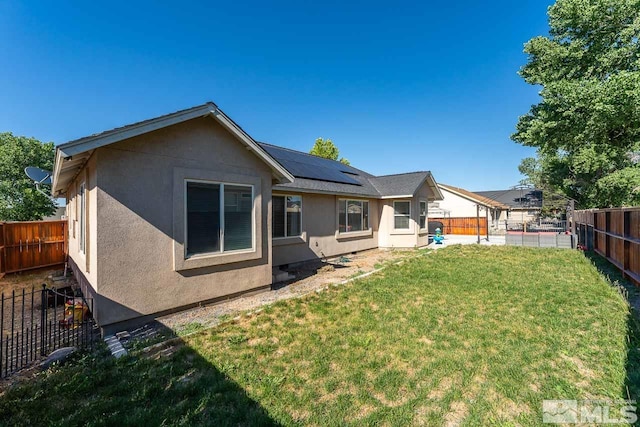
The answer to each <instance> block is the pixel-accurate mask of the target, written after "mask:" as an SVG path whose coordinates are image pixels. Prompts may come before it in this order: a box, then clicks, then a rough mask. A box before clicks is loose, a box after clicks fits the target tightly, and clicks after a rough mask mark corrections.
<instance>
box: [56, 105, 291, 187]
mask: <svg viewBox="0 0 640 427" xmlns="http://www.w3.org/2000/svg"><path fill="white" fill-rule="evenodd" d="M205 116H210V117H213V118H214V119H216V121H218V123H220V124H221V125H222V126H223V127H225V128H226V129H227V130H228V131H229V132H231V133H232V134H233V135H234V136H235V137H236V138H237V139H238V140H239V141H240V142H241V143H242V144H244V145H246V146H247V148H248V149H250V150H251V151H252V152H253V153H254V154H255V155H256V156H258V157H259V158H260V159H262V160H263V161H264V162H265V163H267V164H268V165H269V166H270V167H271V169H272V171H273V172H274V176H276V177H277V178H278V179H279V180H280V181H281V182H288V181H292V180H293V175H291V173H290V172H289V171H288V170H287V169H286V168H284V167H283V166H282V165H281V164H280V163H278V162H277V161H276V160H275V159H274V158H273V157H271V156H270V155H269V154H268V153H267V152H266V151H264V149H263V148H262V147H260V145H259V144H258V143H257V142H256V141H254V140H253V138H251V136H249V134H247V133H246V132H245V131H244V130H242V128H241V127H240V126H238V125H237V124H236V123H235V122H234V121H233V120H231V119H230V118H229V117H228V116H227V115H226V114H224V112H223V111H222V110H220V109H219V108H218V106H217V105H215V104H214V103H213V102H207V103H205V104H202V105H198V106H196V107H192V108H188V109H186V110H180V111H176V112H174V113H170V114H165V115H163V116H160V117H156V118H153V119H149V120H143V121H141V122H137V123H132V124H130V125H126V126H122V127H118V128H115V129H111V130H108V131H104V132H100V133H97V134H93V135H90V136H87V137H84V138H80V139H76V140H73V141H69V142H67V143H65V144H61V145H59V146H57V147H56V160H55V165H54V170H53V183H52V186H51V192H52V193H53V195H59V194H61V193H63V192H64V191H65V190H66V188H67V186H68V185H69V183H70V182H71V181H72V180H73V178H74V177H75V176H76V175H77V174H78V172H80V170H81V169H82V167H83V166H84V164H85V162H86V161H87V159H88V158H89V157H90V156H91V154H92V153H93V151H94V150H95V149H97V148H99V147H104V146H106V145H109V144H114V143H116V142H119V141H123V140H125V139H128V138H133V137H135V136H138V135H142V134H145V133H148V132H152V131H154V130H158V129H162V128H165V127H168V126H172V125H175V124H178V123H182V122H185V121H187V120H191V119H195V118H198V117H205Z"/></svg>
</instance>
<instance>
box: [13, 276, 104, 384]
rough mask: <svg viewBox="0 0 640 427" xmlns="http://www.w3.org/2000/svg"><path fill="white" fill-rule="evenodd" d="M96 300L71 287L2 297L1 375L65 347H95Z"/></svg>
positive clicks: (24, 290) (31, 291)
mask: <svg viewBox="0 0 640 427" xmlns="http://www.w3.org/2000/svg"><path fill="white" fill-rule="evenodd" d="M92 309H93V301H91V300H90V301H88V302H87V301H86V300H85V299H84V297H83V296H82V294H80V293H79V292H78V291H76V290H73V289H72V288H71V287H65V288H62V289H55V288H47V287H46V286H45V285H42V288H39V289H38V288H31V289H21V290H18V291H16V290H13V291H11V293H10V294H9V293H6V294H5V293H2V295H1V297H0V378H5V377H7V376H9V375H11V374H12V373H14V372H16V371H18V370H20V369H22V368H24V367H26V366H29V365H31V364H32V363H33V362H34V361H36V360H37V359H39V358H42V357H43V356H47V355H48V354H49V353H51V352H52V351H54V350H56V349H59V348H62V347H68V346H73V347H78V348H89V349H92V348H93V345H94V342H95V339H96V336H98V335H97V326H96V324H95V322H94V320H93V318H92V315H91V313H92V312H93V310H92Z"/></svg>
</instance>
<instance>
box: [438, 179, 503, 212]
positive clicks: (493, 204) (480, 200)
mask: <svg viewBox="0 0 640 427" xmlns="http://www.w3.org/2000/svg"><path fill="white" fill-rule="evenodd" d="M438 186H439V187H440V188H443V189H445V190H448V191H450V192H452V193H454V194H457V195H458V196H460V197H464V198H466V199H469V200H471V201H473V202H475V203H477V204H479V205H482V206H488V207H490V208H498V209H509V206H508V205H506V204H504V203H502V202H500V201H497V200H494V199H491V198H489V197H486V196H483V195H482V194H479V193H474V192H472V191H469V190H465V189H464V188H460V187H454V186H453V185H447V184H442V183H438Z"/></svg>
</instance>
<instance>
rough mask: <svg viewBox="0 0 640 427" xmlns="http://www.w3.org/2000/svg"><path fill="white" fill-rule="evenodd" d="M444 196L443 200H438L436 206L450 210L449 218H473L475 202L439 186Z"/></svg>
mask: <svg viewBox="0 0 640 427" xmlns="http://www.w3.org/2000/svg"><path fill="white" fill-rule="evenodd" d="M440 191H441V192H442V195H443V196H444V199H443V200H438V207H439V208H440V209H445V210H448V211H449V212H450V217H451V218H475V217H476V214H477V213H476V204H475V203H474V202H472V201H471V200H469V199H465V198H464V197H461V196H458V195H457V194H454V193H452V192H451V191H448V190H446V189H445V188H442V187H440Z"/></svg>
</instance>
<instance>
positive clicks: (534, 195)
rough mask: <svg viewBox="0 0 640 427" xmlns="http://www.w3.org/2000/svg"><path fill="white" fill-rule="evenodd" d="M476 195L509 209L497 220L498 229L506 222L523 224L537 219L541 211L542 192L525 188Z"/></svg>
mask: <svg viewBox="0 0 640 427" xmlns="http://www.w3.org/2000/svg"><path fill="white" fill-rule="evenodd" d="M476 194H479V195H481V196H484V197H487V198H489V199H492V200H495V201H496V202H500V203H502V204H504V205H506V206H508V207H509V210H508V211H502V212H501V214H500V216H499V217H498V218H497V219H498V222H499V224H500V227H501V228H503V227H504V224H506V222H507V221H508V222H515V223H524V222H527V223H528V222H531V221H535V220H537V219H538V217H539V216H540V211H541V210H542V190H537V189H531V188H525V189H510V190H494V191H476Z"/></svg>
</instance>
